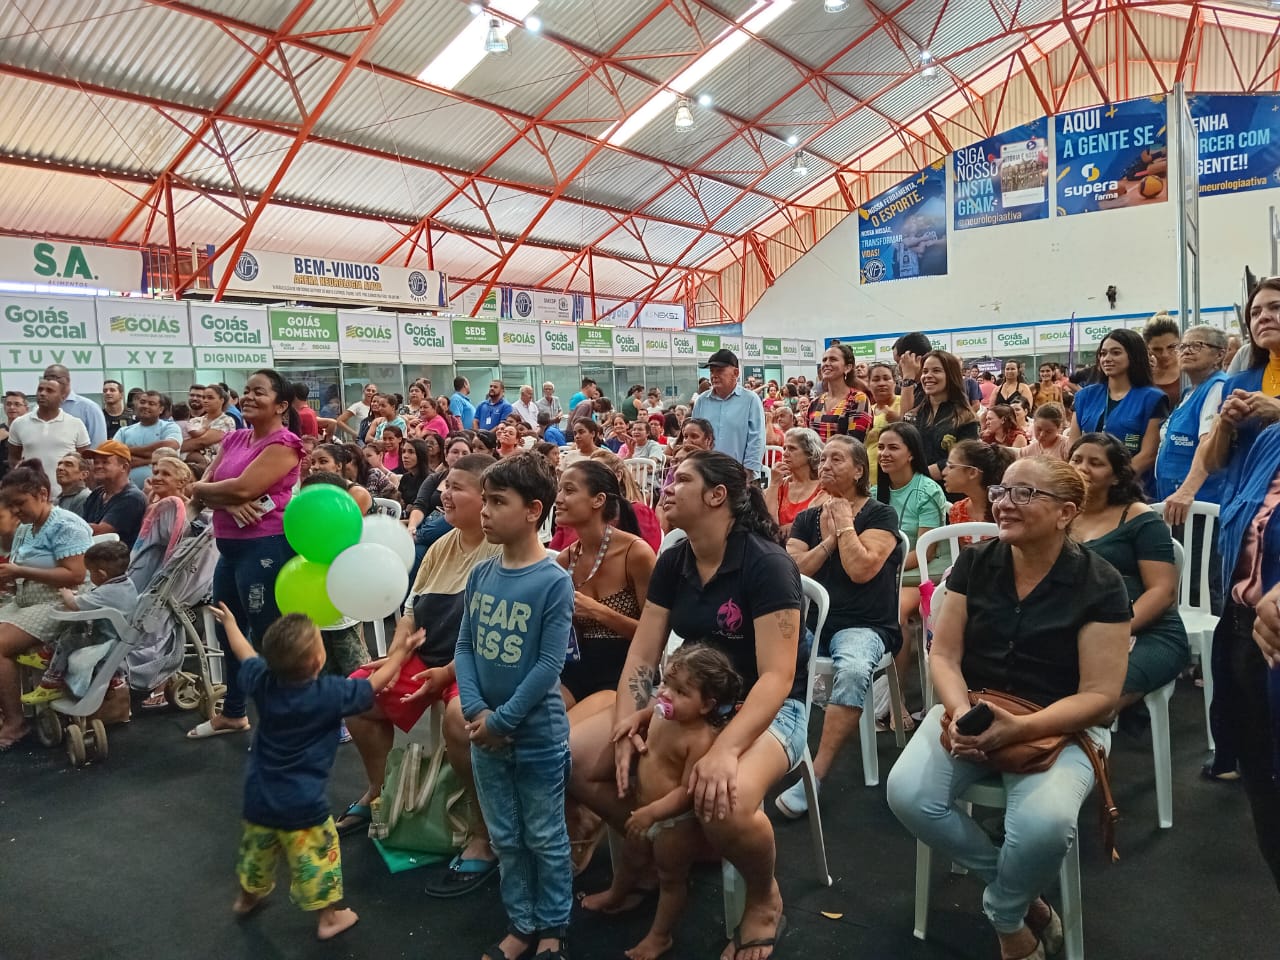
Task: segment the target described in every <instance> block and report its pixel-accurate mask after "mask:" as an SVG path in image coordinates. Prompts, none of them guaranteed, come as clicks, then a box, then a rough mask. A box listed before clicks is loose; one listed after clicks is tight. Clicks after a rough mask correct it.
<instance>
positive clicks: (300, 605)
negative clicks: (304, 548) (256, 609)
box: [276, 557, 342, 627]
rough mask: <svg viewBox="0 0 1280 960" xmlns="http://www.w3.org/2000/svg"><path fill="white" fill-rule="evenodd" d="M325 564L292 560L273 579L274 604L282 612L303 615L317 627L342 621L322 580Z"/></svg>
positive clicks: (340, 614)
mask: <svg viewBox="0 0 1280 960" xmlns="http://www.w3.org/2000/svg"><path fill="white" fill-rule="evenodd" d="M328 573H329V565H328V564H327V563H312V562H311V561H310V560H308V559H307V558H306V557H292V558H290V560H289V562H288V563H286V564H285V565H284V566H283V567H281V568H280V573H279V574H278V575H277V576H276V605H277V606H278V607H279V608H280V612H281V613H305V614H306V615H307V616H308V617H310V618H311V619H312V620H314V621H315V622H316V625H317V626H321V627H327V626H329V625H330V624H332V623H337V622H338V621H339V620H341V619H342V613H341V612H340V611H339V610H338V608H337V607H335V606H334V605H333V604H332V603H331V602H330V600H329V591H328V589H327V588H326V587H325V577H326V576H327V575H328Z"/></svg>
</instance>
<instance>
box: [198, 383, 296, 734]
mask: <svg viewBox="0 0 1280 960" xmlns="http://www.w3.org/2000/svg"><path fill="white" fill-rule="evenodd" d="M292 398H293V394H292V391H291V389H290V387H289V384H288V383H286V382H285V380H284V379H283V378H282V377H281V376H280V374H278V373H276V372H275V371H274V370H258V371H256V372H255V373H253V374H252V375H251V376H250V377H249V380H248V382H247V383H245V386H244V393H242V394H241V395H240V412H241V414H242V415H243V416H244V422H245V429H243V430H233V431H232V432H230V433H228V434H227V435H226V436H225V437H224V438H223V440H222V449H221V450H220V451H219V453H218V456H217V457H216V458H214V461H213V463H211V464H210V465H209V469H208V470H207V471H205V474H204V479H203V480H202V481H201V482H200V483H197V484H195V487H194V493H195V498H194V499H195V500H196V501H199V503H201V504H203V505H204V506H208V507H212V508H213V532H214V535H215V536H216V538H217V541H218V554H219V558H218V566H217V568H216V569H215V571H214V574H213V602H214V603H215V604H217V603H219V602H222V603H225V604H226V605H227V606H228V607H229V608H230V609H231V612H232V614H233V615H234V616H235V618H236V622H237V623H243V624H248V625H249V640H250V642H251V643H252V644H253V645H254V647H255V648H258V647H260V645H261V643H262V636H263V634H264V633H266V630H267V627H269V626H270V625H271V624H272V623H273V622H274V621H275V620H276V619H278V618H279V616H280V610H279V608H278V607H277V606H276V575H277V574H278V573H279V572H280V568H281V567H283V566H284V564H285V561H287V560H288V559H289V558H290V557H292V556H293V548H292V547H290V546H289V541H288V540H286V539H285V535H284V508H285V505H286V504H288V502H289V499H290V498H291V497H292V496H293V488H294V485H295V484H296V483H297V481H298V463H299V461H301V459H302V441H301V440H300V439H298V435H297V433H296V432H295V431H296V430H297V426H298V414H297V411H296V410H294V409H293V406H292V404H291V400H292ZM217 630H218V643H219V644H220V645H221V646H222V649H223V650H227V649H229V647H228V645H227V638H226V635H225V634H224V633H223V631H222V627H221V625H219V626H218V628H217ZM224 664H225V666H224V669H225V670H226V675H227V676H226V680H227V694H226V698H225V699H224V700H223V706H222V713H221V714H219V715H217V716H215V717H214V718H213V719H212V720H206V721H204V722H203V723H201V724H199V725H197V726H196V728H195V729H194V730H192V731H190V732H189V733H188V734H187V736H188V737H191V738H193V739H203V738H204V737H214V736H218V735H220V734H224V733H235V732H237V731H240V730H248V729H249V720H248V718H247V717H246V716H245V698H244V694H243V693H242V692H241V690H240V687H239V685H238V684H237V683H236V674H237V672H238V670H237V667H238V661H237V658H236V657H226V658H225V660H224Z"/></svg>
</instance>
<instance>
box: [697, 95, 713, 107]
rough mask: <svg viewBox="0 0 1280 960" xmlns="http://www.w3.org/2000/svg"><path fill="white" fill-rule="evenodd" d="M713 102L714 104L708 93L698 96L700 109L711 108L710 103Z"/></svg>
mask: <svg viewBox="0 0 1280 960" xmlns="http://www.w3.org/2000/svg"><path fill="white" fill-rule="evenodd" d="M714 102H715V101H713V100H712V99H711V94H709V93H700V94H698V106H700V107H709V106H711V104H712V103H714Z"/></svg>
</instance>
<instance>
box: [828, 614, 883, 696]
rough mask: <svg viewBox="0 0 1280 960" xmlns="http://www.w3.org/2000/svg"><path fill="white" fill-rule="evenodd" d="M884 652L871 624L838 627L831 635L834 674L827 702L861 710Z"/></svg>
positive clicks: (881, 642)
mask: <svg viewBox="0 0 1280 960" xmlns="http://www.w3.org/2000/svg"><path fill="white" fill-rule="evenodd" d="M884 653H885V649H884V641H883V640H881V639H880V634H878V633H876V632H875V631H874V630H872V629H871V628H870V627H847V628H845V629H844V630H837V631H836V632H835V634H834V635H833V636H832V637H831V660H832V663H833V665H834V667H835V678H834V680H833V681H832V684H831V695H830V698H829V701H828V702H830V703H834V704H836V705H837V706H841V707H850V708H852V709H856V710H861V709H862V708H863V705H864V704H865V703H866V700H867V690H868V689H869V688H870V687H871V676H872V674H874V673H875V669H876V665H877V664H878V663H879V662H880V661H881V659H883V657H884Z"/></svg>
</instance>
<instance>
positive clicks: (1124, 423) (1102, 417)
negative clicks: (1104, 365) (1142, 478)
mask: <svg viewBox="0 0 1280 960" xmlns="http://www.w3.org/2000/svg"><path fill="white" fill-rule="evenodd" d="M1163 398H1164V391H1163V390H1160V389H1158V388H1156V387H1130V388H1129V392H1128V393H1126V394H1125V395H1124V396H1123V397H1121V398H1120V402H1119V403H1117V404H1116V405H1115V407H1114V408H1113V409H1112V411H1111V415H1110V416H1107V400H1108V399H1109V397H1108V394H1107V385H1106V384H1105V383H1091V384H1090V385H1089V386H1087V387H1085V388H1084V389H1083V390H1081V391H1080V392H1079V393H1077V394H1076V400H1075V413H1076V422H1077V423H1079V424H1080V432H1081V433H1091V432H1093V431H1099V432H1102V433H1109V434H1111V435H1112V436H1113V437H1115V438H1116V439H1117V440H1119V441H1120V442H1121V443H1123V444H1124V445H1125V446H1126V447H1127V448H1128V449H1129V452H1130V453H1131V454H1133V453H1137V452H1138V451H1139V450H1141V449H1142V438H1143V436H1144V435H1145V434H1146V432H1147V424H1148V423H1149V422H1150V421H1151V418H1152V415H1153V414H1154V412H1155V409H1156V405H1157V404H1158V403H1159V402H1160V401H1161V400H1162V399H1163Z"/></svg>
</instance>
